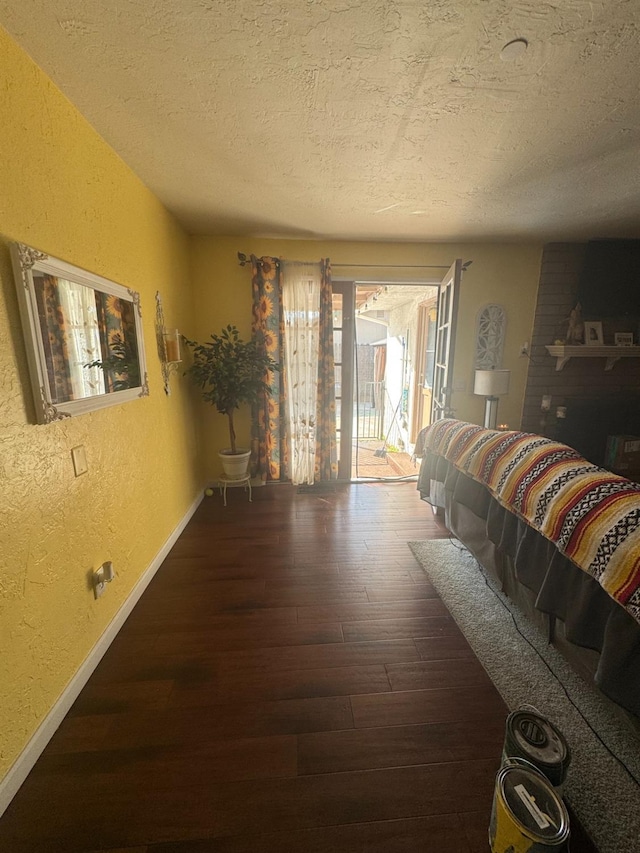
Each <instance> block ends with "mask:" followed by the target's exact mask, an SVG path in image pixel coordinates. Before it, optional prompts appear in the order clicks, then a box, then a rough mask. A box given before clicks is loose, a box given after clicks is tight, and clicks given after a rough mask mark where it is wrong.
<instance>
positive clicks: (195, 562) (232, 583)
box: [0, 483, 594, 853]
mask: <svg viewBox="0 0 640 853" xmlns="http://www.w3.org/2000/svg"><path fill="white" fill-rule="evenodd" d="M227 497H228V506H227V507H226V508H224V507H223V506H222V500H221V499H220V498H219V497H218V495H217V494H216V496H215V497H213V498H208V499H206V500H205V501H203V503H202V505H201V506H200V508H199V510H198V511H197V513H196V515H195V516H194V518H193V519H192V521H191V523H190V524H189V526H188V527H187V529H186V530H185V532H184V533H183V534H182V536H181V537H180V539H179V541H178V542H177V544H176V545H175V547H174V548H173V550H172V552H171V554H170V556H169V557H168V558H167V560H166V561H165V563H164V564H163V566H162V567H161V569H160V570H159V572H158V573H157V575H156V577H155V578H154V580H153V581H152V583H151V585H150V586H149V588H148V590H147V592H146V593H145V594H144V596H143V597H142V599H141V600H140V602H139V604H138V605H137V607H136V609H135V611H134V613H133V614H132V615H131V616H130V618H129V619H128V621H127V623H126V624H125V626H124V627H123V629H122V631H121V632H120V634H119V635H118V637H117V638H116V640H115V642H114V643H113V645H112V646H111V648H110V649H109V651H108V652H107V654H106V655H105V657H104V659H103V661H102V662H101V664H100V665H99V667H98V668H97V669H96V671H95V673H94V674H93V676H92V678H91V679H90V681H89V682H88V684H87V685H86V687H85V689H84V690H83V691H82V693H81V695H80V696H79V698H78V700H77V701H76V703H75V705H74V706H73V708H72V710H71V712H70V713H69V714H68V716H67V718H66V719H65V721H64V722H63V724H62V725H61V726H60V728H59V730H58V732H57V733H56V734H55V736H54V737H53V739H52V740H51V742H50V744H49V746H48V747H47V749H46V750H45V752H44V753H43V755H42V757H41V759H40V761H39V762H38V764H37V765H36V767H35V768H34V770H33V771H32V773H31V774H30V776H29V778H28V779H27V781H26V782H25V784H24V785H23V787H22V789H21V790H20V791H19V793H18V795H17V796H16V798H15V799H14V801H13V803H12V804H11V806H10V807H9V809H8V811H7V812H6V813H5V815H4V817H3V818H2V819H1V820H0V849H1V850H3V851H7V853H24V852H25V851H38V853H41V851H44V852H45V853H48V851H52V853H53V852H54V851H65V853H67V851H69V853H71V851H107V850H109V851H112V853H115V851H119V853H123V852H124V851H128V853H145V851H146V853H170V851H171V853H200V851H211V852H212V853H272V851H273V853H276V851H277V853H325V851H331V853H359V851H363V853H364V851H367V852H368V853H414V851H415V853H417V851H420V853H423V851H427V853H431V851H432V853H487V851H488V849H489V845H488V840H487V828H488V823H489V814H490V809H491V801H492V796H493V786H494V779H495V774H496V772H497V770H498V767H499V764H500V755H501V751H502V743H503V738H504V723H505V718H506V715H507V709H506V707H505V705H504V703H503V701H502V699H501V698H500V696H499V694H498V693H497V691H496V690H495V688H494V687H493V685H492V683H491V681H490V680H489V678H488V676H487V675H486V673H485V671H484V669H483V668H482V666H481V665H480V664H479V663H478V661H477V660H476V658H475V656H474V654H473V652H472V650H471V649H470V647H469V646H468V644H467V642H466V640H465V638H464V636H463V635H462V633H461V632H460V631H459V629H458V628H457V626H456V624H455V623H454V621H453V620H452V619H451V617H450V616H449V615H448V612H447V610H446V608H445V607H444V605H443V603H442V602H441V601H440V599H439V598H438V596H437V594H436V592H435V590H434V588H433V587H432V586H431V585H430V584H429V582H428V580H427V578H426V576H425V575H424V573H423V571H422V569H421V568H420V567H419V566H418V564H417V563H416V561H415V559H414V557H413V555H412V554H411V552H410V550H409V548H408V547H407V545H406V542H407V541H408V540H412V539H427V538H432V537H443V536H447V535H448V534H447V531H446V530H445V529H444V528H443V527H442V526H441V525H440V524H439V523H438V522H437V521H436V520H435V519H434V517H433V515H432V514H431V511H430V509H429V507H427V505H426V504H424V503H422V502H421V501H420V500H419V497H418V494H417V492H416V488H415V483H390V484H383V483H375V484H364V483H363V484H358V485H351V486H344V487H336V489H335V491H330V490H327V491H325V490H323V491H321V492H318V493H313V492H310V491H305V492H303V493H300V492H298V490H297V489H295V488H294V487H290V486H272V487H266V488H261V489H256V490H255V491H254V494H253V503H251V504H249V503H248V502H247V495H246V494H245V493H243V491H242V490H240V489H234V490H229V493H228V495H227ZM571 850H572V853H593V851H594V848H593V847H592V846H590V844H589V842H588V840H587V839H586V838H585V837H584V836H583V834H582V833H581V832H580V829H579V827H576V831H575V832H574V839H573V843H572V847H571Z"/></svg>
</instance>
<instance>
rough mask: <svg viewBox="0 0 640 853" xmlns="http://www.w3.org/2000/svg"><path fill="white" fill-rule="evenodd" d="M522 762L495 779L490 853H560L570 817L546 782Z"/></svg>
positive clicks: (509, 766)
mask: <svg viewBox="0 0 640 853" xmlns="http://www.w3.org/2000/svg"><path fill="white" fill-rule="evenodd" d="M528 764H529V763H528V762H526V761H523V760H516V761H510V762H508V763H507V764H506V765H505V766H503V767H502V768H501V769H500V771H499V772H498V775H497V776H496V785H495V790H494V795H493V808H492V809H491V823H490V826H489V845H490V847H491V853H562V851H567V850H568V840H569V815H568V813H567V809H566V806H565V804H564V803H563V802H562V800H561V799H560V797H559V796H558V795H557V794H556V792H555V791H554V789H553V786H552V785H551V783H550V782H549V780H548V779H547V778H546V777H545V776H544V775H543V774H542V773H540V772H539V771H538V770H536V769H535V768H534V767H533V766H527V765H528Z"/></svg>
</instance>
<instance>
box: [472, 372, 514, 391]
mask: <svg viewBox="0 0 640 853" xmlns="http://www.w3.org/2000/svg"><path fill="white" fill-rule="evenodd" d="M510 376H511V371H510V370H476V373H475V381H474V384H473V393H474V394H479V395H480V396H482V397H498V396H499V395H500V394H507V393H508V391H509V377H510Z"/></svg>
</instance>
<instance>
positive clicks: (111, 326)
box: [95, 290, 140, 392]
mask: <svg viewBox="0 0 640 853" xmlns="http://www.w3.org/2000/svg"><path fill="white" fill-rule="evenodd" d="M95 297H96V310H97V314H98V327H99V329H100V343H101V350H102V360H103V362H104V363H105V365H106V368H107V369H106V370H105V371H104V377H105V385H106V388H107V391H108V392H109V391H122V390H123V389H125V388H135V387H136V386H137V385H139V384H140V363H139V361H138V351H137V346H136V335H135V318H134V315H133V311H134V308H133V303H132V302H128V301H127V300H125V299H119V298H118V297H117V296H111V295H109V294H107V293H101V292H100V291H98V290H96V292H95Z"/></svg>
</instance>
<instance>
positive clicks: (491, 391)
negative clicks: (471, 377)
mask: <svg viewBox="0 0 640 853" xmlns="http://www.w3.org/2000/svg"><path fill="white" fill-rule="evenodd" d="M510 375H511V371H510V370H476V372H475V381H474V384H473V393H474V394H478V395H479V396H481V397H485V398H486V399H485V404H484V426H485V428H486V429H495V428H496V423H497V421H498V397H499V396H500V395H501V394H507V393H508V391H509V377H510Z"/></svg>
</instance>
